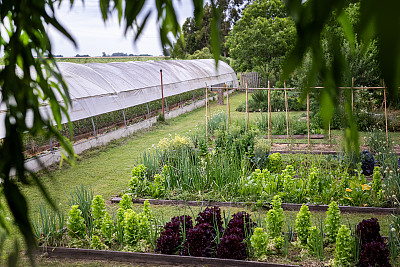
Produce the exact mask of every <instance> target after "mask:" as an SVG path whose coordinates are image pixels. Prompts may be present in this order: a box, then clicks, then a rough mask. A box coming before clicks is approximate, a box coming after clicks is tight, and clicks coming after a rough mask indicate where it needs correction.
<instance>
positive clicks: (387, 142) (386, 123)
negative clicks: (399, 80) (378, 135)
mask: <svg viewBox="0 0 400 267" xmlns="http://www.w3.org/2000/svg"><path fill="white" fill-rule="evenodd" d="M383 102H385V126H386V144H387V146H389V135H388V122H387V111H386V87H385V81H383Z"/></svg>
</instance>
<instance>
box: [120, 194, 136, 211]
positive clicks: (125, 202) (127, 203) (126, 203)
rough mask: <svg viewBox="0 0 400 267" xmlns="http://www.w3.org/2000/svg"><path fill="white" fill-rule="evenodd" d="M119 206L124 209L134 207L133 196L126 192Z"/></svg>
mask: <svg viewBox="0 0 400 267" xmlns="http://www.w3.org/2000/svg"><path fill="white" fill-rule="evenodd" d="M119 207H120V208H122V209H123V210H128V209H132V208H133V202H132V196H131V195H128V194H124V195H123V196H122V198H121V201H120V202H119Z"/></svg>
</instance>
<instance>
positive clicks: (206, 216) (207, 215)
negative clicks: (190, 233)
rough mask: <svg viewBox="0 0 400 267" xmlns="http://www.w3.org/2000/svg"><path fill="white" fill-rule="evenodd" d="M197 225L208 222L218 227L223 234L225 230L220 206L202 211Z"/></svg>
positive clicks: (197, 219)
mask: <svg viewBox="0 0 400 267" xmlns="http://www.w3.org/2000/svg"><path fill="white" fill-rule="evenodd" d="M196 222H197V225H198V224H201V223H208V224H210V225H211V226H212V227H213V228H215V229H218V231H219V232H220V234H221V236H222V233H223V232H224V228H223V227H222V218H221V209H220V208H218V207H213V208H208V207H207V208H206V209H205V210H204V211H202V212H200V213H199V215H198V216H197V218H196Z"/></svg>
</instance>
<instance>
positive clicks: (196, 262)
mask: <svg viewBox="0 0 400 267" xmlns="http://www.w3.org/2000/svg"><path fill="white" fill-rule="evenodd" d="M36 254H39V255H45V256H46V257H50V258H68V259H83V260H107V261H117V262H128V263H131V264H133V263H135V264H141V263H142V264H143V263H145V264H147V265H174V266H181V265H191V266H204V265H207V266H266V267H275V266H276V267H279V266H289V267H290V266H298V265H286V264H275V263H268V262H257V261H242V260H230V259H218V258H205V257H191V256H179V255H165V254H155V253H139V252H122V251H108V250H95V249H80V248H62V247H57V248H56V247H39V248H38V249H37V250H36Z"/></svg>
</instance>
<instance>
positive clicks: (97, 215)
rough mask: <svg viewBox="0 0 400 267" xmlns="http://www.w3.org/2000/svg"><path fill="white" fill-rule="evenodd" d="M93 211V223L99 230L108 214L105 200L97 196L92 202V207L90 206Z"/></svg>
mask: <svg viewBox="0 0 400 267" xmlns="http://www.w3.org/2000/svg"><path fill="white" fill-rule="evenodd" d="M90 208H91V210H92V218H93V223H94V225H95V227H96V228H97V229H99V228H100V227H101V222H102V219H103V217H104V214H105V212H106V204H105V203H104V199H103V198H102V197H101V196H100V195H97V196H95V197H94V198H93V200H92V205H91V206H90Z"/></svg>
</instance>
